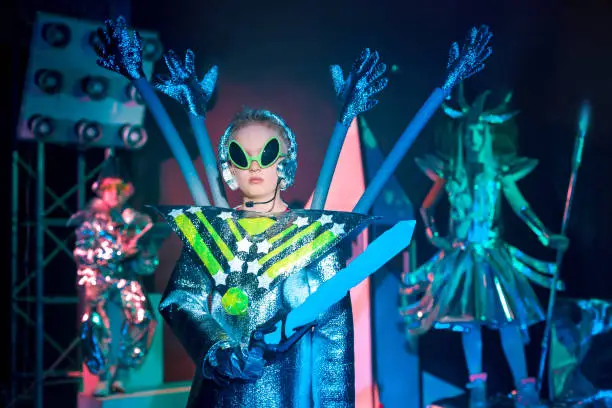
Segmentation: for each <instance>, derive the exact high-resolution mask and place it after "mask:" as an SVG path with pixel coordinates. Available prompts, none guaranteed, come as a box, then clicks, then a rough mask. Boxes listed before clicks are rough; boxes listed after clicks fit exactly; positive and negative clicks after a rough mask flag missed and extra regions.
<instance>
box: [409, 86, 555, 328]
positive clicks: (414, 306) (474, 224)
mask: <svg viewBox="0 0 612 408" xmlns="http://www.w3.org/2000/svg"><path fill="white" fill-rule="evenodd" d="M487 95H488V92H485V93H483V94H481V95H480V96H479V97H478V98H477V99H476V100H475V102H474V104H473V105H472V106H470V105H468V104H467V103H466V101H465V99H464V97H463V92H462V89H461V87H460V95H459V103H460V105H461V110H455V109H452V108H450V107H448V106H444V111H445V113H446V114H447V115H448V116H450V117H451V118H453V119H460V120H461V125H460V127H459V132H458V133H459V137H458V138H457V139H456V141H455V143H457V146H458V147H457V154H456V158H455V159H451V160H444V159H442V158H440V157H437V156H432V155H428V156H425V157H424V158H423V159H417V164H418V166H419V167H420V168H421V169H422V170H423V171H424V172H425V174H426V175H427V176H428V177H429V178H430V179H431V180H432V181H434V182H435V183H436V186H437V187H438V188H436V187H434V188H432V192H431V193H430V195H429V196H428V197H427V198H426V200H425V202H424V204H423V206H422V208H421V216H422V218H423V221H424V223H425V227H426V233H427V236H428V238H429V239H430V241H431V242H432V244H433V245H435V246H437V247H438V248H439V249H440V251H439V252H437V253H436V254H435V255H434V256H433V257H432V258H431V259H430V260H429V261H427V262H425V263H424V264H423V265H422V266H421V267H419V268H418V269H417V270H415V271H414V272H411V273H408V274H406V275H405V276H404V277H403V283H404V285H405V286H404V288H403V289H402V293H403V294H404V295H406V296H407V297H408V302H407V303H408V304H409V306H408V307H405V308H403V309H402V311H401V312H402V314H403V315H404V317H405V319H406V322H407V324H408V328H409V329H410V330H413V331H415V332H423V331H426V330H428V329H429V328H430V327H432V326H433V327H435V328H452V329H455V330H459V331H463V330H464V329H469V327H470V326H471V325H474V324H476V325H483V326H487V327H490V328H493V329H499V328H501V327H503V326H505V325H507V324H511V323H513V324H518V326H519V327H520V328H521V329H523V330H524V329H526V328H527V327H529V326H531V325H533V324H535V323H538V322H540V321H542V320H544V313H543V311H542V308H541V306H540V303H539V301H538V298H537V296H536V294H535V293H534V291H533V289H532V287H531V285H530V281H531V282H533V283H535V284H537V285H540V286H543V287H550V285H551V277H552V275H553V273H554V268H555V265H554V263H549V262H543V261H540V260H537V259H534V258H532V257H530V256H528V255H526V254H524V253H523V252H522V251H520V250H519V249H518V248H516V247H514V246H512V245H510V244H509V243H507V242H505V241H504V240H503V239H502V237H501V235H500V234H501V231H500V225H499V221H500V208H501V198H502V194H503V195H504V196H505V197H506V198H507V199H508V201H509V202H510V205H511V207H512V209H513V210H514V212H515V213H516V214H517V215H518V216H519V217H520V218H521V219H522V220H523V221H524V222H525V223H526V224H527V225H528V226H529V228H530V229H531V230H532V231H533V232H534V233H535V234H536V235H537V236H538V238H539V240H540V241H541V242H542V243H543V244H544V245H545V246H552V245H553V243H552V242H551V238H553V239H554V237H555V236H554V235H552V234H551V233H550V232H549V231H548V230H547V229H546V228H545V227H544V225H543V224H542V222H541V221H540V220H539V219H538V217H537V216H536V215H535V214H534V212H533V210H532V209H531V208H530V206H529V204H528V203H527V202H526V201H525V199H524V198H523V196H522V195H521V193H520V192H519V190H518V188H517V187H516V184H515V182H516V181H517V180H520V179H521V178H523V177H525V176H526V175H527V174H529V173H530V172H531V171H532V170H533V169H534V168H535V166H536V165H537V161H536V160H533V159H527V158H522V157H517V156H516V155H514V154H509V155H495V156H494V154H493V144H494V143H495V142H494V140H493V137H494V136H493V131H492V130H491V128H490V126H491V125H493V126H495V125H500V124H503V123H505V122H507V121H508V120H510V119H511V118H512V117H513V116H514V115H515V114H516V112H512V113H509V112H507V110H506V109H507V103H508V102H509V100H510V96H511V95H508V97H507V98H506V99H505V101H504V102H503V103H502V104H501V105H500V106H498V107H497V108H495V109H493V110H491V111H484V109H483V108H484V103H485V100H486V97H487ZM470 132H477V133H478V134H477V135H475V136H474V135H473V133H470ZM468 135H472V136H468ZM476 136H478V138H479V140H481V142H480V143H481V149H480V150H481V151H480V153H479V154H482V155H483V156H482V157H481V159H482V160H476V161H475V162H472V163H469V160H466V159H464V151H465V146H464V145H465V144H469V143H472V144H473V143H474V141H473V140H468V139H469V138H475V137H476ZM443 191H446V193H447V194H448V197H449V202H450V217H449V231H448V238H442V237H441V236H440V235H439V234H438V231H437V228H436V225H435V219H434V214H433V212H434V209H435V205H436V203H437V201H438V200H439V198H440V197H441V195H442V193H443ZM419 298H420V299H419Z"/></svg>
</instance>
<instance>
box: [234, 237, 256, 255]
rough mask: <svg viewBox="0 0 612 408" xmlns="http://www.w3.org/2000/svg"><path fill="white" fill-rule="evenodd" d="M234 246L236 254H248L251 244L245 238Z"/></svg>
mask: <svg viewBox="0 0 612 408" xmlns="http://www.w3.org/2000/svg"><path fill="white" fill-rule="evenodd" d="M236 245H238V252H246V253H247V254H248V253H249V251H250V250H251V245H252V243H251V242H250V241H249V240H248V239H247V238H246V237H245V238H242V239H241V240H240V241H238V242H237V243H236Z"/></svg>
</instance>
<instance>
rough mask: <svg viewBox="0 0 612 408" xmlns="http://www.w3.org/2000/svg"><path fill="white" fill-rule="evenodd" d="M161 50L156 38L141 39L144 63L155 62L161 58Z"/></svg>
mask: <svg viewBox="0 0 612 408" xmlns="http://www.w3.org/2000/svg"><path fill="white" fill-rule="evenodd" d="M162 52H163V48H162V45H161V42H160V41H159V40H158V39H157V38H143V39H142V59H143V60H145V61H157V60H158V59H160V58H161V56H162Z"/></svg>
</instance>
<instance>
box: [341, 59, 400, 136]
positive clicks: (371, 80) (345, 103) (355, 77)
mask: <svg viewBox="0 0 612 408" xmlns="http://www.w3.org/2000/svg"><path fill="white" fill-rule="evenodd" d="M386 70H387V66H386V65H385V63H384V62H381V61H380V56H379V55H378V52H377V51H374V52H372V51H370V49H369V48H366V49H365V50H363V51H362V52H361V55H360V56H359V58H357V60H356V61H355V62H354V63H353V68H352V70H351V72H350V73H349V75H348V77H347V78H344V74H343V72H342V68H340V66H339V65H332V66H331V67H330V71H331V75H332V80H333V81H334V90H335V92H336V96H337V97H338V99H339V101H340V104H341V106H342V109H341V111H340V118H339V122H341V123H342V124H343V125H345V126H350V124H351V122H352V121H353V119H354V118H355V117H356V116H357V115H359V114H361V113H363V112H366V111H368V110H370V109H372V108H373V107H374V106H376V104H377V103H378V100H376V99H372V97H373V96H374V95H376V94H377V93H379V92H380V91H382V90H383V89H384V88H385V87H386V86H387V83H388V80H387V78H384V77H382V75H383V74H384V73H385V71H386Z"/></svg>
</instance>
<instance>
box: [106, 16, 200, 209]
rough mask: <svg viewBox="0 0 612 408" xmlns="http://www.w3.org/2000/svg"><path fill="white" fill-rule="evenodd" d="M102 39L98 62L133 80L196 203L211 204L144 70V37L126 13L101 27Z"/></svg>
mask: <svg viewBox="0 0 612 408" xmlns="http://www.w3.org/2000/svg"><path fill="white" fill-rule="evenodd" d="M98 37H99V39H100V41H99V42H98V43H97V44H96V53H97V54H98V57H99V59H98V61H97V62H98V65H100V66H101V67H103V68H106V69H108V70H110V71H113V72H117V73H118V74H121V75H123V76H124V77H126V78H128V79H129V80H131V81H132V83H133V84H134V86H135V87H136V89H137V90H138V92H140V95H141V96H142V98H143V99H144V101H145V103H146V104H147V106H148V107H149V110H150V111H151V113H152V114H153V117H154V118H155V121H156V122H157V125H158V126H159V128H160V130H161V131H162V134H163V135H164V137H165V138H166V142H167V143H168V145H169V146H170V150H171V151H172V154H173V155H174V157H175V159H176V160H177V162H178V164H179V167H180V169H181V172H182V173H183V177H185V181H186V182H187V186H188V188H189V191H190V192H191V195H192V196H193V200H194V202H195V204H196V205H210V202H209V201H208V197H207V195H206V191H205V190H204V186H203V185H202V183H201V181H200V178H199V177H198V173H197V171H196V169H195V167H194V165H193V163H192V162H191V158H190V157H189V154H188V153H187V149H186V148H185V145H184V144H183V142H182V141H181V138H180V136H179V134H178V132H177V130H176V128H175V127H174V125H172V121H171V120H170V116H168V112H166V110H165V109H164V107H163V105H162V104H161V102H160V101H159V98H158V97H157V95H156V94H155V91H154V90H153V88H152V87H151V84H149V82H148V81H147V79H146V77H145V75H144V72H143V70H142V40H141V38H140V35H139V34H138V33H137V32H135V31H133V30H130V29H129V28H128V26H127V24H126V22H125V19H124V18H123V17H119V18H117V20H116V21H112V20H107V21H106V23H105V28H104V29H102V28H100V29H98Z"/></svg>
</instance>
